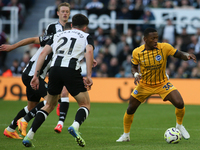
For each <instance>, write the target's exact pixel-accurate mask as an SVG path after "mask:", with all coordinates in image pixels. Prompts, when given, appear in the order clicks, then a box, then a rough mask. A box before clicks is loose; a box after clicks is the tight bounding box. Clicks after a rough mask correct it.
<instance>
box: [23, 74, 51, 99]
mask: <svg viewBox="0 0 200 150" xmlns="http://www.w3.org/2000/svg"><path fill="white" fill-rule="evenodd" d="M32 78H33V77H31V76H28V75H27V74H24V73H23V74H22V81H23V83H24V85H25V86H26V96H27V98H28V101H33V102H39V101H40V99H41V97H44V96H46V95H47V83H46V82H45V81H44V80H43V79H42V78H39V80H40V85H39V90H34V89H32V87H31V86H30V82H31V80H32Z"/></svg>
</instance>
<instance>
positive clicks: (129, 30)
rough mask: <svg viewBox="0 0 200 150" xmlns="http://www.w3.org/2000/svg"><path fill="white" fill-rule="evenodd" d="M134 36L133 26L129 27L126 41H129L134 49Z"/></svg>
mask: <svg viewBox="0 0 200 150" xmlns="http://www.w3.org/2000/svg"><path fill="white" fill-rule="evenodd" d="M133 41H134V37H133V30H132V29H131V28H129V29H128V31H127V34H126V43H128V45H129V47H130V49H133V47H134V45H133V44H134V42H133Z"/></svg>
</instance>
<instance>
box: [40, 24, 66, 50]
mask: <svg viewBox="0 0 200 150" xmlns="http://www.w3.org/2000/svg"><path fill="white" fill-rule="evenodd" d="M62 31H64V27H63V26H62V25H61V24H60V23H59V21H56V22H53V23H50V24H49V25H48V26H47V28H46V30H45V32H44V35H42V36H40V37H39V40H40V45H41V46H45V44H46V43H47V42H48V40H49V39H51V37H52V36H53V35H54V34H56V33H57V32H62Z"/></svg>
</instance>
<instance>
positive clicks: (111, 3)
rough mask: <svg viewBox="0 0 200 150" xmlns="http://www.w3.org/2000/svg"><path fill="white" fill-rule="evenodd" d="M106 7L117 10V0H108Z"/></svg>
mask: <svg viewBox="0 0 200 150" xmlns="http://www.w3.org/2000/svg"><path fill="white" fill-rule="evenodd" d="M107 9H108V10H110V11H119V5H118V0H109V2H108V6H107Z"/></svg>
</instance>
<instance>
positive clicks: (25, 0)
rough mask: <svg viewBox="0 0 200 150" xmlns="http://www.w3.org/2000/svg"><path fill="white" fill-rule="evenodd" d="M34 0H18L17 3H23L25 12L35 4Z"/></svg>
mask: <svg viewBox="0 0 200 150" xmlns="http://www.w3.org/2000/svg"><path fill="white" fill-rule="evenodd" d="M35 1H36V0H19V3H22V4H24V6H25V8H26V12H29V9H30V8H31V7H33V5H34V4H35Z"/></svg>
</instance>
